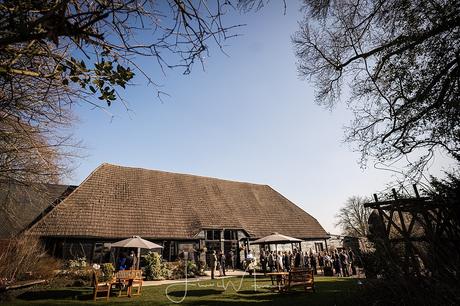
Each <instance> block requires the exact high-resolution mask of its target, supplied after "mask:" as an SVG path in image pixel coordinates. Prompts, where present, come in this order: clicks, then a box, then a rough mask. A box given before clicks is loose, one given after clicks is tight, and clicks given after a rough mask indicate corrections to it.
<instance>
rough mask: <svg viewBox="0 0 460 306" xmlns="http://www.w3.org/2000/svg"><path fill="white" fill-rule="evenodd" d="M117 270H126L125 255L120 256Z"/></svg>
mask: <svg viewBox="0 0 460 306" xmlns="http://www.w3.org/2000/svg"><path fill="white" fill-rule="evenodd" d="M118 270H119V271H122V270H126V254H125V253H123V254H121V256H120V258H119V259H118Z"/></svg>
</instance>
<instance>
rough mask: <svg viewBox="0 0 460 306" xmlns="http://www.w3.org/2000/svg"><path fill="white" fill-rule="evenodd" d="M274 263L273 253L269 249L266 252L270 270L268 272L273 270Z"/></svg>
mask: <svg viewBox="0 0 460 306" xmlns="http://www.w3.org/2000/svg"><path fill="white" fill-rule="evenodd" d="M275 263H276V259H275V254H273V251H270V253H268V269H269V270H270V272H273V271H274V270H275Z"/></svg>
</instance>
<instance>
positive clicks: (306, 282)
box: [285, 269, 315, 292]
mask: <svg viewBox="0 0 460 306" xmlns="http://www.w3.org/2000/svg"><path fill="white" fill-rule="evenodd" d="M295 286H303V287H304V290H305V292H307V290H312V291H313V292H315V280H314V277H313V270H310V269H295V270H293V271H290V272H289V275H288V279H287V282H286V285H285V290H286V291H289V290H291V288H292V287H295Z"/></svg>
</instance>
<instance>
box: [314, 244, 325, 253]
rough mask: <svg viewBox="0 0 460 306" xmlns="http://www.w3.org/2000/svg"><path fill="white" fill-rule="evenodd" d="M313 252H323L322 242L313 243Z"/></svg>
mask: <svg viewBox="0 0 460 306" xmlns="http://www.w3.org/2000/svg"><path fill="white" fill-rule="evenodd" d="M315 250H316V252H322V251H324V248H323V243H322V242H316V243H315Z"/></svg>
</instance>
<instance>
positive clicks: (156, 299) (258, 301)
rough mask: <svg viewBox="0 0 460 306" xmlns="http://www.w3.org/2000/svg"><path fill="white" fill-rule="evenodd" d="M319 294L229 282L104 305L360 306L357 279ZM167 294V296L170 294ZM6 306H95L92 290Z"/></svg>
mask: <svg viewBox="0 0 460 306" xmlns="http://www.w3.org/2000/svg"><path fill="white" fill-rule="evenodd" d="M315 283H316V292H315V293H313V292H308V293H304V292H303V290H302V289H301V288H299V290H298V291H296V292H292V293H282V294H280V293H276V292H271V291H270V290H269V289H267V288H266V286H268V285H269V284H271V283H270V281H269V280H268V279H267V278H257V279H256V280H255V279H254V278H249V277H245V278H240V277H234V278H226V279H218V280H213V281H211V280H206V281H199V282H189V283H188V284H187V287H186V285H185V284H184V283H178V284H173V285H169V286H168V285H162V286H150V287H144V288H143V292H142V296H140V297H139V296H137V297H132V298H127V297H124V298H118V297H115V296H113V297H111V298H110V300H109V302H106V301H105V300H99V301H98V302H97V304H104V305H173V304H174V303H173V301H174V302H176V303H180V304H181V305H191V306H198V305H261V306H262V305H289V306H295V305H357V304H360V303H359V302H358V299H357V293H358V291H359V285H358V280H357V279H352V278H335V277H317V278H315ZM166 292H167V294H166ZM2 304H5V305H94V304H95V302H93V301H92V300H91V288H88V287H87V288H70V287H69V288H61V289H39V288H36V289H31V290H29V291H26V292H23V293H21V294H19V295H18V296H17V297H16V298H14V299H12V300H10V301H8V302H5V301H3V302H2Z"/></svg>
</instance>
